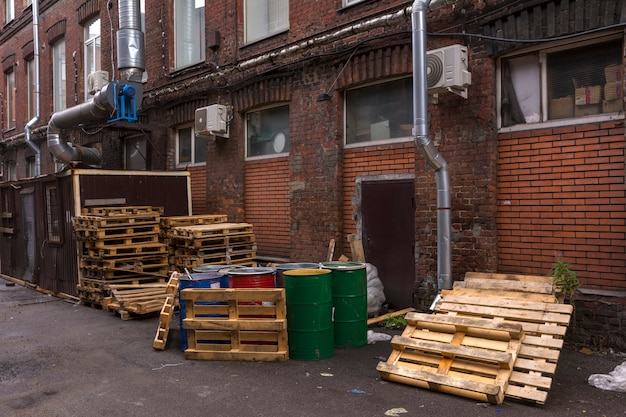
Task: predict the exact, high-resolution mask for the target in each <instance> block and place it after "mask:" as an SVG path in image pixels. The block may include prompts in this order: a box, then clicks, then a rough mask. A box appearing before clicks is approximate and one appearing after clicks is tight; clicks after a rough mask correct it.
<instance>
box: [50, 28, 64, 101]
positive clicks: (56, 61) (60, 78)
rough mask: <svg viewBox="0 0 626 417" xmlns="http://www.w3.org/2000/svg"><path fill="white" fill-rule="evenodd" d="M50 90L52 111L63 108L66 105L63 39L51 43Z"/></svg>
mask: <svg viewBox="0 0 626 417" xmlns="http://www.w3.org/2000/svg"><path fill="white" fill-rule="evenodd" d="M52 91H53V97H54V99H53V103H54V111H55V112H58V111H61V110H65V108H66V106H67V95H66V94H67V78H66V71H65V39H60V40H58V41H57V42H55V43H54V44H53V45H52Z"/></svg>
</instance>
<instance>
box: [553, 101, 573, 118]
mask: <svg viewBox="0 0 626 417" xmlns="http://www.w3.org/2000/svg"><path fill="white" fill-rule="evenodd" d="M566 117H574V96H566V97H561V98H553V99H552V100H550V119H564V118H566Z"/></svg>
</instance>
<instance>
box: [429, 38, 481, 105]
mask: <svg viewBox="0 0 626 417" xmlns="http://www.w3.org/2000/svg"><path fill="white" fill-rule="evenodd" d="M467 62H468V61H467V47H466V46H463V45H451V46H446V47H444V48H439V49H434V50H432V51H427V52H426V81H427V82H428V92H429V93H439V92H442V91H450V92H452V93H455V94H458V95H460V96H462V97H464V98H467V86H469V85H470V84H472V73H471V72H469V71H468V70H467V68H468V66H467Z"/></svg>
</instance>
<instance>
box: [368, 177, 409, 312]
mask: <svg viewBox="0 0 626 417" xmlns="http://www.w3.org/2000/svg"><path fill="white" fill-rule="evenodd" d="M414 193H415V185H414V183H413V180H389V181H371V182H363V183H362V186H361V199H362V201H361V204H362V215H363V223H362V226H363V231H362V234H363V249H364V251H365V259H366V260H367V262H369V263H371V264H372V265H374V266H375V267H376V268H377V269H378V275H379V277H380V279H381V281H382V282H383V285H384V286H385V296H386V298H387V303H389V306H390V307H391V308H395V309H401V308H406V307H411V306H412V305H413V284H414V282H415V200H414Z"/></svg>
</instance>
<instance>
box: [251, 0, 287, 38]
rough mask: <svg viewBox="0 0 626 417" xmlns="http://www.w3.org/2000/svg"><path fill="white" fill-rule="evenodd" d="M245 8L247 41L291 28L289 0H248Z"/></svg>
mask: <svg viewBox="0 0 626 417" xmlns="http://www.w3.org/2000/svg"><path fill="white" fill-rule="evenodd" d="M244 10H245V17H244V19H245V21H244V23H245V37H246V39H245V42H246V43H250V42H254V41H257V40H259V39H263V38H267V37H268V36H272V35H275V34H277V33H279V32H283V31H285V30H287V29H289V1H288V0H246V1H245V3H244Z"/></svg>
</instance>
